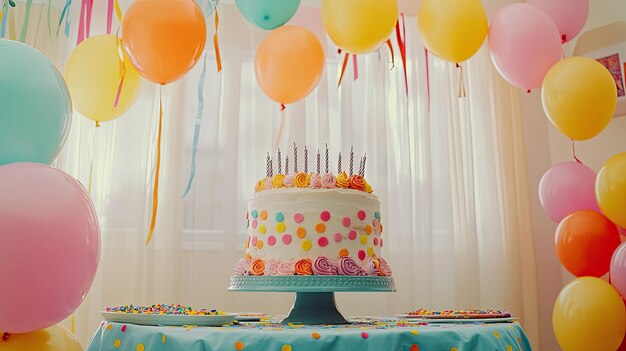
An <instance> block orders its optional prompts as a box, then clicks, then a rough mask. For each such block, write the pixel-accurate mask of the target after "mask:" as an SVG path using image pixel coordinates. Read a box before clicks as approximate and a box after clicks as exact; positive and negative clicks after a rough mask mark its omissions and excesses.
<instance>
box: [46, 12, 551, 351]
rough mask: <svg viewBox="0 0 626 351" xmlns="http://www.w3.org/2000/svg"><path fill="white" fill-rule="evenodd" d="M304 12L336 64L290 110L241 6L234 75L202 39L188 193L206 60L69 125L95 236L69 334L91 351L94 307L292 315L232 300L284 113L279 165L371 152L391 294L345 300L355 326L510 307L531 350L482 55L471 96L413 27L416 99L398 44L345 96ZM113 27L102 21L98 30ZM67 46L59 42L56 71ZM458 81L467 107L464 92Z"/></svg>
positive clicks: (225, 39) (518, 250)
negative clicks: (90, 268)
mask: <svg viewBox="0 0 626 351" xmlns="http://www.w3.org/2000/svg"><path fill="white" fill-rule="evenodd" d="M97 6H98V5H96V8H95V11H98V7H97ZM301 11H308V12H307V13H306V14H305V15H300V16H299V18H300V19H302V18H305V19H306V22H307V25H313V26H314V27H315V28H314V29H315V32H316V33H317V34H318V35H320V39H321V40H322V42H323V44H324V46H325V48H326V56H327V65H326V69H325V72H324V75H323V77H322V80H321V81H320V84H319V86H318V88H317V89H316V90H315V91H314V92H313V93H312V94H311V95H310V96H309V97H307V98H306V99H305V100H304V101H302V102H300V103H297V104H294V105H290V106H288V107H287V109H286V110H285V111H284V112H281V111H280V109H279V106H278V105H277V104H276V103H273V102H271V101H269V100H268V99H267V98H266V97H265V96H264V95H263V93H262V92H261V91H260V89H259V88H258V85H257V83H256V80H255V76H254V49H255V48H256V46H257V45H258V43H259V42H260V40H262V38H263V37H264V35H265V32H262V31H261V30H257V29H254V28H252V26H251V25H249V24H248V23H247V22H245V20H244V19H243V18H242V17H241V15H239V13H238V12H237V9H236V8H235V7H234V6H233V5H228V4H222V5H220V17H221V22H220V30H219V32H220V37H219V38H220V46H221V49H222V59H223V62H224V69H223V71H222V72H221V73H220V74H218V73H217V72H216V69H215V66H216V63H215V57H214V55H213V48H212V47H211V46H210V45H211V41H207V45H208V47H207V51H206V52H207V54H206V55H207V57H206V66H207V77H206V82H205V84H204V98H205V108H204V111H203V114H202V128H201V134H200V142H199V151H198V157H197V162H198V163H197V173H196V176H195V181H194V184H193V187H192V188H191V191H190V192H189V194H188V195H187V196H186V197H183V192H184V189H185V186H186V183H187V180H188V177H189V173H190V165H191V152H192V147H191V145H192V140H193V128H194V126H195V114H196V111H197V86H198V81H199V77H200V73H201V71H202V66H203V61H201V62H200V63H199V64H198V65H197V66H196V67H195V68H194V69H193V70H192V72H190V73H189V75H188V76H187V78H185V79H184V80H182V81H180V82H177V83H175V84H172V85H168V86H165V87H163V88H159V87H156V86H154V84H150V83H148V82H146V83H145V84H144V86H143V89H142V92H141V95H140V97H139V98H138V100H137V102H136V104H135V105H134V106H133V107H132V109H131V110H130V111H129V112H128V113H127V114H126V115H125V116H123V117H122V118H120V119H118V120H117V121H114V122H111V123H104V124H102V126H101V127H99V128H95V126H94V124H93V122H90V121H88V120H87V119H85V118H83V117H82V116H80V115H78V114H76V115H75V116H74V121H73V122H74V124H73V127H72V131H71V135H70V138H69V139H68V143H67V145H66V147H65V149H64V152H63V154H62V155H61V157H60V158H59V160H58V162H57V166H58V167H60V168H62V169H64V170H66V171H68V172H69V173H71V174H72V175H74V176H76V177H77V178H78V179H79V180H81V182H83V184H85V185H86V186H87V187H89V189H90V191H91V194H92V196H93V199H94V203H95V204H96V206H97V208H98V211H99V215H100V220H101V225H102V237H103V242H102V255H101V264H100V269H99V272H98V276H97V278H96V281H95V283H94V286H93V287H92V289H91V291H90V293H89V295H88V297H87V299H86V300H85V303H84V304H83V305H82V306H81V308H80V309H79V310H78V311H77V313H76V315H75V326H76V333H77V335H78V336H79V337H80V339H81V340H82V341H83V342H85V343H86V342H87V341H88V339H89V337H90V335H91V334H92V333H93V332H94V331H95V329H96V328H97V326H98V325H99V323H100V321H101V318H100V316H99V314H98V312H99V311H101V310H102V309H103V308H104V307H106V306H112V305H121V304H130V303H132V304H149V303H182V304H189V305H192V306H195V307H209V308H219V309H222V310H229V311H245V310H247V311H258V310H261V311H265V312H270V313H278V314H280V313H286V312H287V311H288V309H289V306H290V305H291V303H292V299H293V294H288V293H276V294H270V293H229V292H227V291H226V288H227V286H228V277H229V276H230V274H231V272H232V269H231V267H232V266H233V265H234V263H235V262H236V261H237V260H238V259H239V258H240V257H241V256H242V255H243V239H244V235H245V234H244V230H245V226H244V224H245V222H244V219H245V213H246V209H247V199H248V197H249V196H250V195H251V194H252V192H253V186H254V184H255V182H256V180H257V179H259V178H262V177H263V176H264V172H265V155H266V153H267V152H270V153H271V152H273V151H274V146H275V145H274V143H275V140H276V137H277V134H278V130H279V126H280V123H281V118H283V117H284V119H285V125H284V133H283V136H282V139H281V141H280V148H281V149H282V150H284V152H287V150H291V146H292V145H293V144H294V142H295V143H296V144H297V145H298V146H299V147H301V148H302V147H304V146H305V145H306V146H307V147H308V148H309V150H310V152H313V154H314V153H315V152H316V151H317V149H318V148H319V149H323V148H324V145H325V144H328V147H329V149H330V150H331V151H332V154H331V158H332V162H331V165H333V166H334V165H335V164H336V157H337V153H338V152H339V151H342V152H343V153H344V155H345V154H346V153H347V152H349V150H350V148H351V147H354V150H355V152H356V153H357V154H358V155H361V154H363V153H365V152H367V160H368V162H367V170H366V178H367V179H368V182H370V183H371V184H372V185H373V186H374V189H375V194H377V195H378V197H379V198H380V200H381V205H382V209H381V211H382V213H383V216H385V218H386V223H385V224H386V225H385V234H384V235H385V248H384V253H383V254H384V256H385V257H386V258H388V261H389V263H390V264H391V266H392V268H393V270H394V276H395V279H396V283H397V287H398V292H397V293H345V294H338V304H339V307H340V309H341V310H342V311H344V313H345V314H346V315H393V314H395V313H398V312H403V311H407V310H411V309H416V308H419V307H424V308H467V307H484V308H507V309H509V310H510V311H511V312H512V313H513V314H514V315H517V316H520V317H521V319H522V320H521V321H522V323H523V326H524V327H525V330H526V331H527V333H528V334H529V337H530V338H531V340H532V342H533V344H534V345H538V344H539V335H538V330H539V328H538V326H539V320H538V311H537V293H536V291H537V289H536V288H537V287H536V278H535V259H534V250H533V246H532V235H531V219H530V213H529V203H528V198H527V197H528V189H527V185H526V171H525V161H524V148H523V138H522V128H521V113H520V108H519V101H518V93H517V91H515V90H514V89H512V88H511V87H510V86H509V85H508V84H507V83H505V82H504V81H503V80H502V79H501V78H500V77H499V75H498V74H497V73H496V72H495V70H494V69H493V67H492V65H491V62H490V60H489V55H488V52H487V50H486V48H485V47H483V48H482V49H481V50H480V51H479V52H478V54H477V55H476V56H475V57H474V58H472V59H471V60H470V61H469V62H467V63H464V64H463V78H464V81H463V83H460V77H461V72H460V70H459V69H457V68H455V67H454V65H452V64H449V63H446V62H443V61H441V60H439V59H437V58H434V57H433V56H432V55H430V56H429V60H428V62H427V61H426V57H427V56H426V54H425V51H424V47H423V45H422V43H421V41H420V38H419V33H418V32H417V25H416V20H415V18H411V17H407V19H406V30H407V35H406V36H407V61H408V65H407V66H408V67H407V76H408V80H409V84H408V95H407V93H406V92H405V85H404V84H405V83H404V75H403V71H402V67H401V65H402V63H401V60H400V57H399V55H398V53H399V50H398V48H397V46H396V47H395V53H396V57H395V67H392V63H391V58H390V55H389V52H388V50H387V48H386V47H383V48H381V49H380V50H378V51H377V52H374V53H371V54H368V55H359V56H358V69H359V77H358V79H356V80H354V79H353V71H352V65H349V66H348V69H347V71H346V76H345V77H344V80H343V83H342V85H341V87H339V88H338V87H337V81H338V75H339V70H340V65H341V57H340V55H337V54H336V48H335V47H334V46H333V45H332V43H331V42H330V41H329V40H327V39H326V38H325V37H324V36H323V33H320V29H319V28H320V27H319V18H318V17H315V14H319V10H316V9H307V8H302V9H301ZM95 13H105V12H104V10H103V12H95ZM102 17H104V15H103V16H102ZM74 18H76V17H74ZM103 28H104V26H103V23H99V24H98V23H95V24H94V28H92V35H93V34H98V33H102V29H103ZM210 34H211V35H212V33H210ZM70 38H75V31H74V36H73V37H72V36H70ZM73 41H74V39H72V40H63V41H62V42H61V43H60V44H59V45H60V48H59V53H60V54H59V56H60V57H59V58H58V63H59V66H60V67H61V68H63V66H64V61H65V59H66V58H67V56H68V54H69V53H70V52H71V50H72V49H73V47H74V43H73ZM427 68H428V69H427ZM427 83H429V84H427ZM460 84H462V86H463V87H465V89H466V91H467V96H466V97H459V88H460V87H461V86H460ZM159 96H161V98H162V102H163V106H164V113H163V120H164V126H163V132H164V134H163V144H162V147H163V154H162V164H161V167H162V168H161V178H160V187H159V206H158V217H157V229H156V231H155V234H154V237H153V240H152V243H151V244H150V245H146V244H145V241H146V237H147V233H148V228H149V220H150V214H151V211H152V201H151V194H152V189H153V186H154V178H153V177H154V165H155V161H156V142H157V138H156V134H157V126H158V110H159V109H158V107H159V106H158V104H159ZM281 114H284V115H281ZM311 159H313V158H311ZM311 165H312V164H311ZM311 167H312V166H311ZM67 323H68V325H69V323H71V322H70V320H68V321H67ZM547 323H549V321H548V322H547Z"/></svg>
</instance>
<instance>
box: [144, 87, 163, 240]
mask: <svg viewBox="0 0 626 351" xmlns="http://www.w3.org/2000/svg"><path fill="white" fill-rule="evenodd" d="M161 87H163V86H161ZM160 89H161V88H159V131H158V136H157V160H156V168H155V172H154V193H153V194H152V219H151V221H150V233H148V240H146V245H148V244H150V240H152V234H154V228H155V226H156V216H157V209H158V206H159V171H160V169H161V132H162V127H163V95H162V94H161V90H160Z"/></svg>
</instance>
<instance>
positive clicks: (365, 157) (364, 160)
mask: <svg viewBox="0 0 626 351" xmlns="http://www.w3.org/2000/svg"><path fill="white" fill-rule="evenodd" d="M366 162H367V153H365V155H363V175H365V165H366Z"/></svg>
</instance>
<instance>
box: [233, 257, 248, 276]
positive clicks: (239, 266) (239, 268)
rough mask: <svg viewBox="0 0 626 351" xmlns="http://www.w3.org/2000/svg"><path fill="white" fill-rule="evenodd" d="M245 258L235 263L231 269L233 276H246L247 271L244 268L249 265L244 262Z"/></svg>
mask: <svg viewBox="0 0 626 351" xmlns="http://www.w3.org/2000/svg"><path fill="white" fill-rule="evenodd" d="M246 261H247V260H246V259H245V258H242V259H240V260H239V261H237V263H235V268H234V269H233V271H234V272H233V273H234V274H235V275H246V272H247V269H246V267H247V266H249V265H250V263H249V262H246Z"/></svg>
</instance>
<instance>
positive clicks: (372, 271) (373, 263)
mask: <svg viewBox="0 0 626 351" xmlns="http://www.w3.org/2000/svg"><path fill="white" fill-rule="evenodd" d="M379 267H380V263H379V262H378V260H375V259H372V258H368V259H367V262H366V264H365V267H363V269H364V270H365V273H366V274H367V275H380V269H379Z"/></svg>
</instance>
